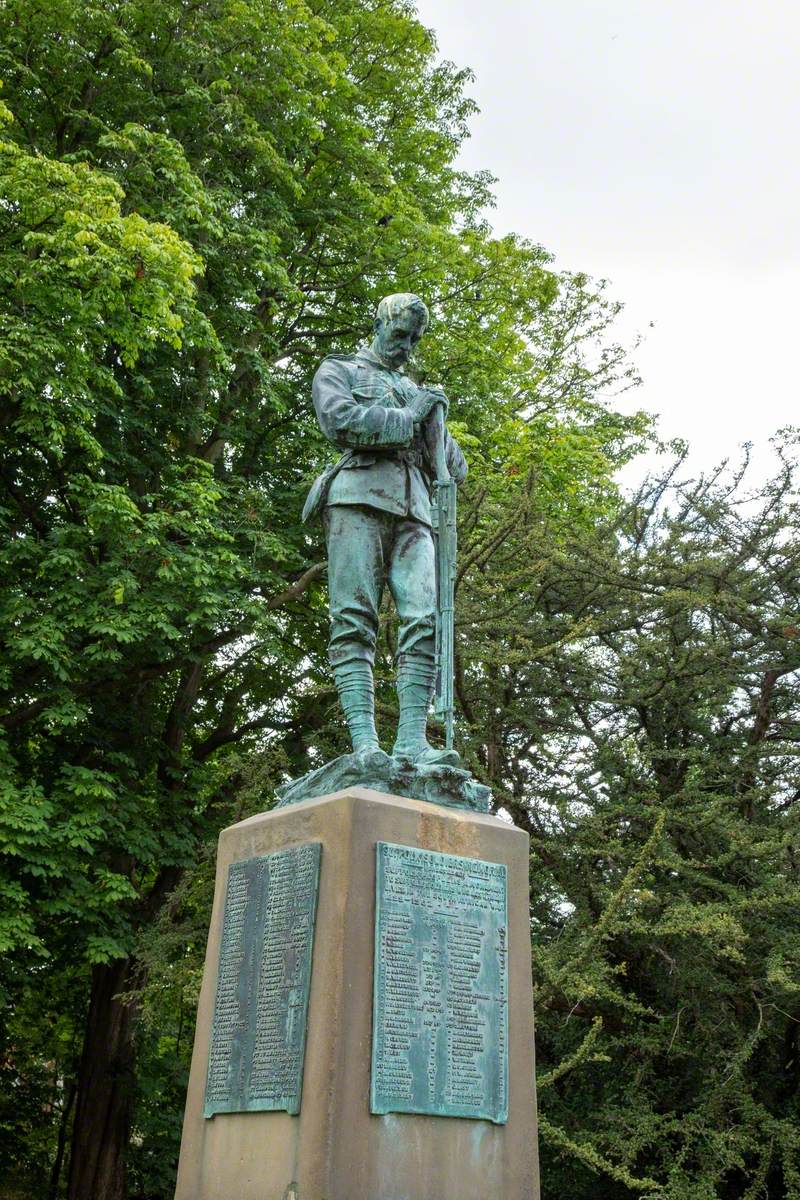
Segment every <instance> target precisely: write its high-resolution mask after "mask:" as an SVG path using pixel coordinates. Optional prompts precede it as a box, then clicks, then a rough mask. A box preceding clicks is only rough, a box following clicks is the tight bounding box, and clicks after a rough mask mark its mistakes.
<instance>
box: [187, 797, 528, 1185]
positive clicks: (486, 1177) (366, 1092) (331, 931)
mask: <svg viewBox="0 0 800 1200" xmlns="http://www.w3.org/2000/svg"><path fill="white" fill-rule="evenodd" d="M381 841H383V842H390V843H393V844H395V845H405V846H412V847H416V846H418V847H421V848H423V849H426V850H431V851H435V852H437V853H440V854H449V855H458V856H462V857H467V858H473V859H481V860H484V861H486V862H492V863H502V864H504V865H505V866H506V868H507V872H508V917H509V920H508V1047H509V1053H508V1062H509V1080H508V1084H509V1087H508V1120H507V1123H506V1124H494V1123H492V1122H491V1121H488V1120H473V1119H466V1118H464V1117H456V1116H431V1115H417V1114H412V1113H392V1114H386V1115H374V1114H371V1113H370V1077H371V1046H372V1003H373V986H372V985H373V957H374V923H375V856H376V845H377V843H378V842H381ZM310 842H319V843H321V845H322V856H321V868H320V880H319V899H318V905H317V920H316V933H315V938H314V953H313V964H312V974H311V989H310V995H309V1009H308V1023H307V1039H306V1055H305V1072H304V1079H303V1095H302V1104H301V1107H300V1112H299V1114H298V1115H297V1116H290V1115H289V1114H288V1113H285V1112H246V1113H232V1114H224V1113H223V1114H219V1115H217V1116H215V1117H214V1118H213V1119H212V1120H208V1119H205V1118H204V1117H203V1098H204V1091H205V1082H206V1071H207V1064H208V1050H209V1040H210V1034H211V1022H212V1015H213V1009H214V996H215V992H216V982H217V964H218V961H219V942H220V933H221V925H222V909H223V901H224V889H225V886H226V880H227V871H228V866H229V864H230V863H231V862H238V861H241V860H244V859H249V858H254V857H257V856H260V855H266V854H271V853H274V852H275V851H276V850H282V849H285V848H287V847H290V846H300V845H304V844H307V843H310ZM533 1081H534V1058H533V1014H532V989H531V968H530V932H529V920H528V839H527V837H526V835H525V834H524V833H523V832H522V831H520V830H518V829H515V828H513V827H511V826H509V825H508V824H506V823H505V822H503V821H501V820H500V819H499V818H497V817H490V816H483V815H476V814H471V813H466V812H464V811H463V810H458V809H447V808H441V807H436V806H434V805H431V804H427V803H425V802H422V801H417V800H412V799H401V798H398V797H395V796H387V795H382V794H380V793H376V792H373V791H369V790H367V789H358V788H357V789H352V790H349V791H344V792H340V793H339V794H337V795H333V796H327V797H322V798H318V799H311V800H306V801H303V802H301V803H298V804H295V805H292V806H291V807H288V808H285V809H282V810H279V811H274V812H270V813H265V814H263V815H260V816H257V817H252V818H251V819H250V820H248V821H243V822H241V823H240V824H239V825H236V826H233V827H232V828H231V829H228V830H225V831H224V832H223V834H222V835H221V837H220V846H219V858H218V868H217V892H216V896H215V904H214V912H213V916H212V923H211V931H210V936H209V943H208V951H207V958H206V970H205V975H204V980H203V990H202V993H201V999H200V1006H199V1011H198V1022H197V1033H196V1039H195V1051H194V1058H193V1062H192V1074H191V1079H190V1084H189V1093H188V1097H187V1106H186V1117H185V1122H184V1134H183V1143H182V1146H181V1159H180V1167H179V1173H178V1188H177V1193H176V1198H177V1200H285V1198H286V1197H287V1196H292V1197H293V1198H294V1200H486V1197H488V1196H497V1197H502V1200H538V1196H539V1187H538V1165H537V1155H536V1110H535V1095H534V1083H533Z"/></svg>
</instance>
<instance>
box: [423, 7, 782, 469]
mask: <svg viewBox="0 0 800 1200" xmlns="http://www.w3.org/2000/svg"><path fill="white" fill-rule="evenodd" d="M417 7H418V11H419V16H420V19H421V20H422V22H423V23H424V24H425V25H427V26H429V27H430V28H432V29H433V30H434V31H435V32H436V35H437V38H438V41H439V46H440V50H441V53H442V56H443V57H445V58H449V59H452V60H453V61H454V62H456V63H457V64H458V65H459V66H469V67H472V68H473V70H474V71H475V73H476V76H477V78H476V81H475V83H474V84H473V85H472V86H471V88H470V93H471V95H472V96H473V97H474V98H475V99H476V101H477V102H478V104H479V106H480V108H481V113H480V114H479V115H477V116H476V117H474V118H473V121H472V131H473V133H472V138H471V139H470V141H469V142H468V143H467V145H466V147H465V149H464V151H463V153H462V156H461V164H462V165H463V166H464V167H467V168H471V169H477V168H484V167H485V168H488V169H489V170H491V171H492V172H493V174H495V175H497V176H499V182H498V184H497V185H496V189H495V190H496V195H497V200H498V203H497V208H496V209H495V210H494V212H493V214H490V217H491V219H492V222H493V224H494V227H495V230H496V232H497V233H500V234H502V233H505V232H508V231H510V230H513V231H515V232H517V233H520V234H523V235H525V236H526V237H530V238H532V239H533V240H535V241H537V242H540V243H541V244H542V245H544V246H545V247H546V248H547V249H549V250H550V251H552V252H553V253H555V255H556V265H557V266H560V267H564V268H570V269H575V270H582V271H587V272H589V273H590V274H592V275H594V276H596V277H602V278H607V279H609V280H610V281H611V283H612V288H611V289H610V290H611V294H613V296H614V297H615V298H617V299H620V300H622V301H624V302H625V305H626V310H625V313H624V314H623V318H622V320H621V324H620V334H621V335H622V336H623V337H624V338H629V337H630V336H632V335H633V334H634V333H636V332H637V331H640V332H642V333H644V334H646V341H645V343H644V345H643V346H641V347H640V349H639V351H638V353H637V355H636V362H637V364H638V366H639V368H640V371H641V373H642V375H643V377H644V385H643V387H641V388H640V389H639V390H638V391H637V392H634V393H632V396H631V400H630V405H631V407H643V408H646V409H648V410H650V411H652V412H657V413H658V414H660V430H661V433H662V435H663V436H665V437H673V436H681V437H685V438H686V439H687V440H688V441H689V442H690V443H691V446H692V450H693V454H692V460H691V461H692V463H693V464H694V465H695V466H697V467H705V466H708V465H711V464H712V463H713V462H716V461H717V460H718V459H719V458H721V457H723V456H724V455H727V454H736V451H737V447H738V445H739V444H740V443H741V442H744V441H753V442H755V443H756V445H757V446H762V447H763V446H765V445H766V442H767V439H768V438H769V436H770V435H771V434H772V433H774V432H775V430H776V429H778V428H779V427H780V426H781V425H786V424H795V425H800V411H798V382H797V381H798V374H799V373H800V365H799V364H798V362H797V354H796V351H797V350H798V349H799V348H800V347H798V339H797V336H796V333H795V330H796V325H797V303H796V295H797V289H798V283H800V279H799V274H800V273H799V272H798V267H800V217H799V216H798V210H799V209H800V154H799V153H798V150H799V149H800V145H799V143H800V121H799V120H798V118H799V117H800V6H798V5H797V3H796V0H791V2H789V0H693V2H692V0H658V2H656V0H603V2H601V0H546V2H542V0H493V2H492V0H417ZM651 321H652V322H654V328H652V329H651V328H649V325H650V322H651ZM627 403H628V402H627V401H626V405H627ZM760 457H761V456H759V458H760Z"/></svg>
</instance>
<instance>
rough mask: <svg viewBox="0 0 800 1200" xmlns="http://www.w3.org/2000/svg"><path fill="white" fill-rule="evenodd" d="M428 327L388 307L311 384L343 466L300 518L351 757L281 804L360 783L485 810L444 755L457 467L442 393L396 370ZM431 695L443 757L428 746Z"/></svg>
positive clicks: (454, 761) (415, 304)
mask: <svg viewBox="0 0 800 1200" xmlns="http://www.w3.org/2000/svg"><path fill="white" fill-rule="evenodd" d="M427 327H428V310H427V308H426V307H425V304H424V303H423V302H422V300H420V298H419V297H418V296H415V295H413V294H411V293H407V292H402V293H397V294H395V295H392V296H386V297H384V299H383V300H381V302H380V304H379V305H378V308H377V312H376V315H375V322H374V338H373V340H372V342H371V343H370V345H369V346H362V347H361V349H360V350H358V351H357V352H356V353H355V354H330V355H328V357H327V358H325V359H324V360H323V362H322V363H321V364H320V367H319V369H318V370H317V373H316V375H315V376H314V383H313V389H312V391H313V398H314V410H315V412H316V415H317V420H318V421H319V424H320V428H321V429H322V431H323V433H324V434H325V436H326V437H327V438H328V439H329V440H330V441H331V442H332V443H333V444H334V445H335V446H336V447H337V449H339V450H340V451H341V456H340V458H339V460H338V461H337V462H336V463H333V464H331V466H329V467H327V468H326V469H325V470H324V471H323V472H322V474H321V475H320V476H319V478H318V479H317V480H316V481H315V482H314V485H313V487H312V488H311V491H310V493H309V496H308V499H307V501H306V505H305V508H304V510H303V518H304V520H308V519H310V518H312V517H318V516H321V517H322V519H323V522H324V526H325V539H326V544H327V551H328V591H329V598H330V615H331V633H330V641H329V646H328V655H329V660H330V664H331V669H332V673H333V677H334V680H335V682H336V687H337V690H338V692H339V699H340V701H341V705H342V708H343V710H344V715H345V718H346V721H347V725H348V729H349V732H350V737H351V741H352V745H353V750H352V753H351V754H345V755H342V756H341V757H340V758H338V759H335V760H334V761H333V762H331V763H325V764H323V765H322V766H321V767H318V768H317V769H316V770H314V771H311V772H310V773H309V774H308V775H306V776H305V777H304V778H303V779H298V780H293V781H292V782H291V783H288V784H286V785H285V786H284V787H282V788H281V789H280V790H279V793H278V796H279V802H280V804H281V805H286V804H294V803H296V802H297V801H298V800H305V799H308V798H310V797H312V796H320V795H324V794H325V793H326V792H331V791H338V790H340V789H341V788H343V787H347V786H348V785H352V784H360V785H361V786H363V787H373V788H376V789H378V790H382V791H397V790H398V788H401V789H402V790H401V791H400V792H399V794H400V795H403V796H410V797H412V798H414V799H420V800H429V801H432V802H433V803H435V804H444V805H451V806H458V807H461V808H468V809H472V810H473V811H478V812H488V810H489V801H490V797H489V789H488V788H487V787H485V786H484V785H483V784H479V783H477V782H476V781H475V780H474V779H473V778H472V775H471V773H470V771H469V770H467V769H466V768H465V766H464V764H463V763H462V761H461V759H460V757H459V755H458V753H457V751H456V750H455V749H454V747H453V719H454V705H453V670H454V652H455V647H454V608H455V552H456V493H457V485H458V484H459V483H462V482H463V480H464V479H465V477H466V474H467V465H466V462H465V460H464V455H463V454H462V453H461V450H460V448H459V446H458V443H457V442H456V441H455V439H454V438H453V437H452V436H451V435H450V433H449V432H448V430H447V426H446V424H445V418H446V414H447V410H448V401H447V397H446V396H445V394H444V392H442V390H441V389H440V388H432V387H420V386H418V385H417V384H416V383H414V382H413V381H412V380H411V379H410V378H409V377H408V376H407V375H406V374H405V372H404V367H405V364H406V362H407V361H408V359H409V357H410V355H411V353H412V351H413V349H414V347H415V346H416V345H417V343H418V342H419V340H420V339H421V338H422V336H423V334H424V333H425V330H426V329H427ZM386 589H388V591H389V592H390V594H391V596H392V599H393V601H394V604H395V608H396V610H397V616H398V632H397V697H398V706H399V710H400V719H399V723H398V729H397V736H396V738H395V741H394V746H393V747H392V752H391V754H388V753H387V752H386V751H385V750H383V749H382V748H381V746H380V745H379V742H378V734H377V731H376V728H375V689H374V681H373V673H372V670H373V663H374V659H375V645H376V640H377V635H378V624H379V612H380V608H381V601H382V597H383V593H384V591H385V590H386ZM434 693H435V695H436V713H437V715H438V716H439V717H440V718H441V719H442V721H443V723H444V728H445V738H444V742H445V744H444V747H437V746H433V745H431V744H430V742H429V741H428V737H427V723H428V711H429V708H430V704H431V700H432V699H433V696H434Z"/></svg>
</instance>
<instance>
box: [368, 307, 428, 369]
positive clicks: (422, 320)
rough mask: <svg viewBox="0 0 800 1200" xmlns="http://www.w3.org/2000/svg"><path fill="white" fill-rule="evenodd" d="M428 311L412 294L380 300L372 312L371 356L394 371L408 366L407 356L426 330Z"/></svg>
mask: <svg viewBox="0 0 800 1200" xmlns="http://www.w3.org/2000/svg"><path fill="white" fill-rule="evenodd" d="M428 320H429V317H428V310H427V308H426V307H425V304H424V303H423V302H422V300H420V298H419V296H415V295H414V294H413V292H396V293H395V294H394V295H393V296H384V298H383V299H382V300H381V302H380V304H379V305H378V308H377V310H376V312H375V323H374V325H373V328H374V330H375V337H374V339H373V342H372V349H373V350H374V352H375V353H376V354H377V355H378V356H379V357H380V358H382V359H383V361H384V362H385V363H388V365H389V366H390V367H393V368H394V370H397V369H398V368H399V367H402V366H403V364H404V363H406V362H408V358H409V355H410V354H412V352H413V350H414V347H415V346H416V344H417V342H418V341H419V339H420V338H421V337H422V335H423V333H424V332H425V330H426V329H427V328H428Z"/></svg>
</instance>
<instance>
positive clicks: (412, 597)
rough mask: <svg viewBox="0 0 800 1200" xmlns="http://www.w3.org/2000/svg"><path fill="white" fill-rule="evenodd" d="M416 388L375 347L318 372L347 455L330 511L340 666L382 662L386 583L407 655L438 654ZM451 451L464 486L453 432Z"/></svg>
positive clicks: (321, 416) (319, 400)
mask: <svg viewBox="0 0 800 1200" xmlns="http://www.w3.org/2000/svg"><path fill="white" fill-rule="evenodd" d="M415 390H416V385H415V384H414V383H412V382H411V380H409V379H408V378H407V377H406V376H405V375H403V374H402V373H401V372H399V371H393V370H391V368H389V367H387V366H385V364H384V363H383V362H382V361H381V360H380V359H379V358H377V357H376V355H374V354H373V353H372V351H371V350H369V349H367V348H363V349H361V350H359V351H358V353H357V354H354V355H347V356H344V355H330V356H329V357H328V358H326V359H324V360H323V362H322V363H321V365H320V367H319V369H318V371H317V373H316V375H315V376H314V383H313V388H312V394H313V398H314V408H315V411H316V414H317V419H318V421H319V424H320V427H321V429H322V432H323V433H324V434H325V436H326V437H327V438H329V439H330V441H332V442H333V443H334V444H335V445H337V446H338V447H339V448H340V449H342V450H345V451H348V454H347V456H346V458H345V459H343V461H342V462H341V465H340V467H339V469H338V471H337V473H336V474H335V476H334V478H333V480H332V482H331V483H330V487H329V489H328V493H327V508H326V512H325V530H326V538H327V543H328V586H329V596H330V609H331V637H330V644H329V655H330V660H331V663H332V665H334V666H337V665H341V664H343V663H346V662H350V661H353V660H354V659H366V660H367V661H369V662H372V661H373V660H374V656H375V642H376V638H377V632H378V612H379V609H380V603H381V597H382V594H383V588H384V585H385V584H386V583H388V585H389V590H390V592H391V595H392V598H393V600H394V602H395V606H396V608H397V613H398V616H399V618H400V627H399V631H398V655H408V654H411V653H414V654H417V655H419V656H421V657H424V658H426V659H430V660H432V659H433V654H434V629H435V609H436V579H435V570H436V567H435V555H434V548H433V539H432V535H431V504H430V489H431V478H432V476H433V474H434V472H433V469H432V467H431V464H430V461H429V456H428V452H427V448H426V446H425V442H424V438H423V435H422V428H421V426H420V425H419V424H418V423H415V421H414V414H413V412H412V411H411V409H409V408H408V407H407V402H408V400H409V398H410V397H411V395H412V394H413V392H414V391H415ZM445 453H446V456H447V465H448V469H449V471H450V474H451V476H452V477H453V478H454V479H455V480H456V482H457V483H460V482H461V481H462V480H463V479H464V478H465V476H466V473H467V467H466V463H465V461H464V456H463V454H462V453H461V450H460V449H459V446H458V443H457V442H456V441H455V439H454V438H452V437H451V436H450V434H449V433H447V434H446V443H445Z"/></svg>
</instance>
